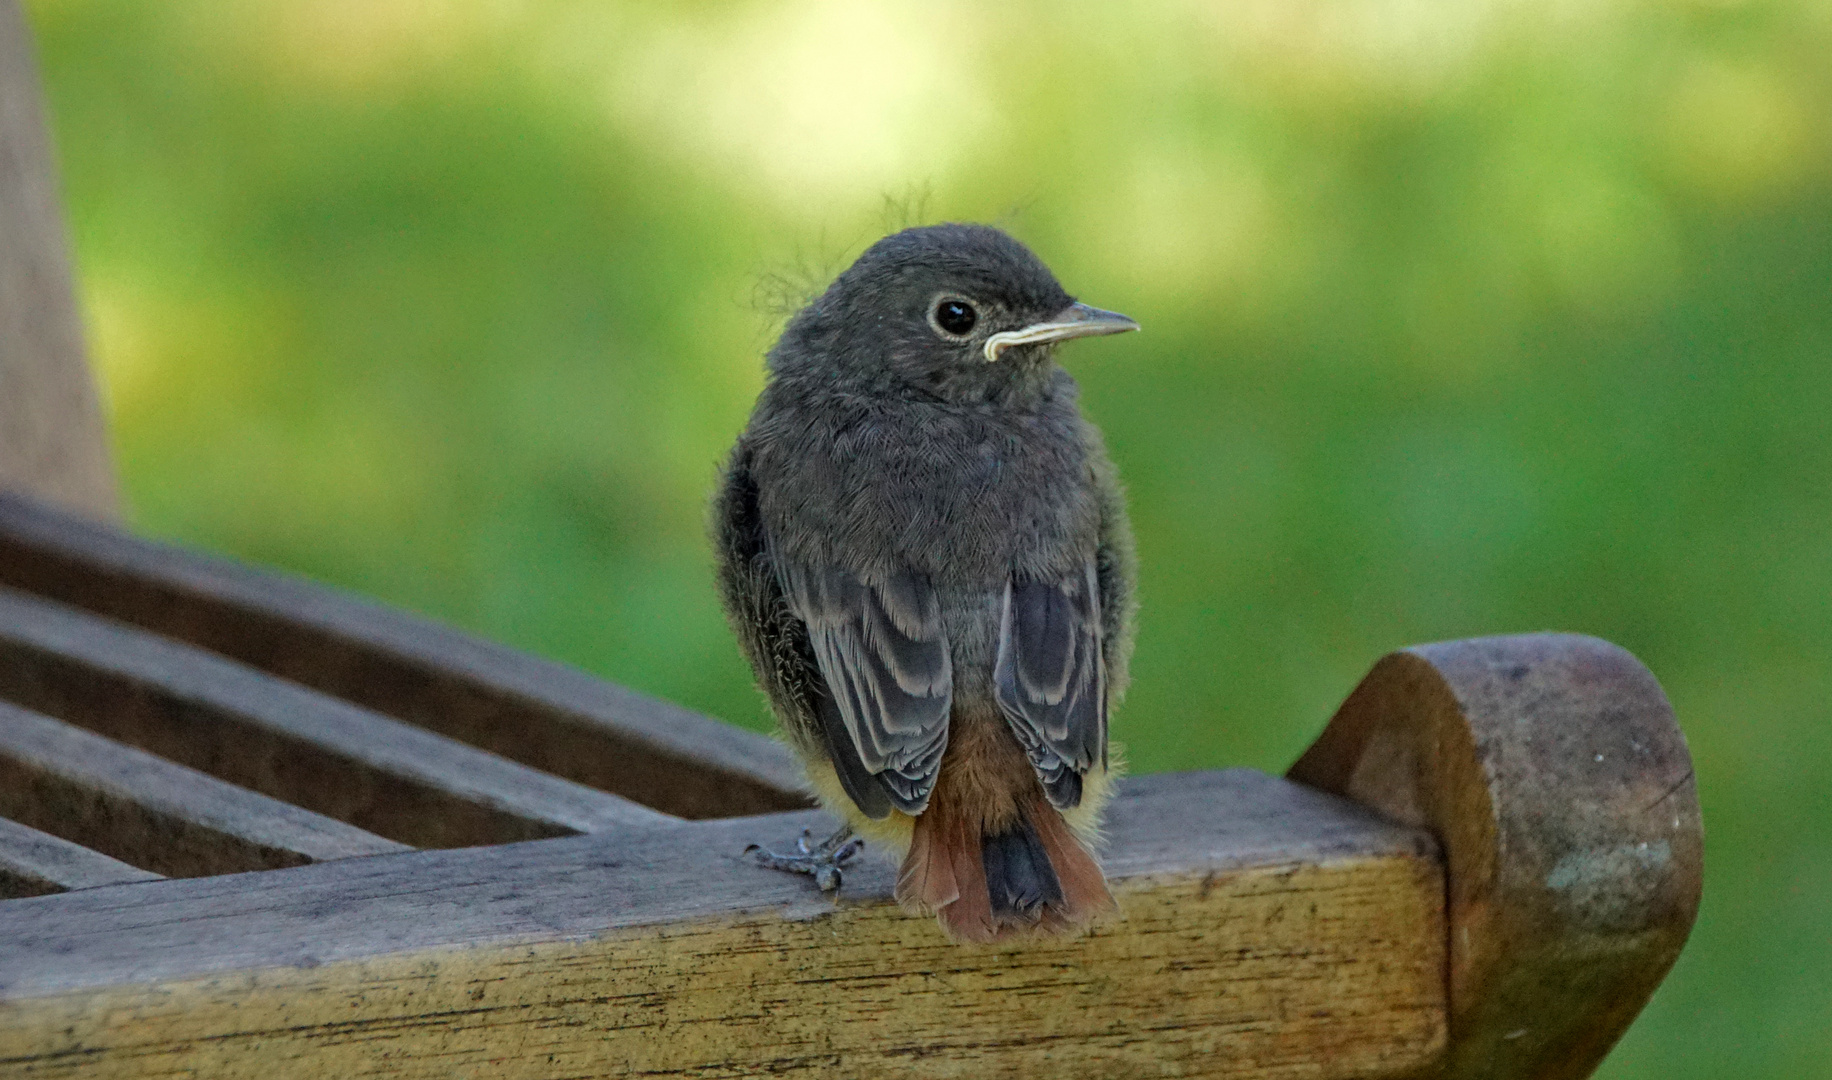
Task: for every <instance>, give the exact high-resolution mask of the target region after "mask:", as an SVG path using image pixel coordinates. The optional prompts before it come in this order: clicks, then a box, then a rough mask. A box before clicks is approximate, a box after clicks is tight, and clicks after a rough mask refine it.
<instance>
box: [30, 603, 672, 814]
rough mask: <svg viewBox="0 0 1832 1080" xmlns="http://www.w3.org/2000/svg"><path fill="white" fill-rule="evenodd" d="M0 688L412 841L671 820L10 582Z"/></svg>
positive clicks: (118, 736) (43, 708) (101, 730)
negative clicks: (43, 597)
mask: <svg viewBox="0 0 1832 1080" xmlns="http://www.w3.org/2000/svg"><path fill="white" fill-rule="evenodd" d="M0 698H6V699H10V700H12V701H14V702H16V703H18V704H20V705H23V706H25V707H27V708H31V709H35V710H37V711H39V712H43V713H47V714H49V715H52V716H55V717H58V718H59V719H63V720H66V721H68V722H70V723H73V724H77V725H80V726H82V727H86V728H88V729H90V730H92V731H95V732H97V733H98V734H101V735H105V736H107V737H108V738H111V739H115V740H118V741H120V742H124V743H128V744H129V745H132V746H138V747H141V748H142V749H145V750H148V751H151V752H152V753H155V754H158V755H159V756H160V757H164V758H167V759H168V760H171V761H175V762H179V763H181V764H184V765H188V766H190V767H191V768H194V769H197V770H199V771H201V772H206V773H209V774H211V775H213V776H216V777H219V778H221V779H223V780H226V781H228V782H229V783H232V784H237V785H240V786H242V787H245V788H249V789H251V790H254V791H259V792H261V793H263V794H266V795H269V796H272V797H274V798H276V799H280V800H283V801H285V802H289V803H293V804H294V805H296V806H301V807H305V808H306V809H309V810H312V811H315V812H316V813H320V814H324V815H325V816H327V817H334V818H337V819H339V820H342V821H347V822H349V823H350V824H352V825H355V826H357V827H358V828H361V829H365V830H367V831H369V832H373V833H377V834H379V835H382V836H386V837H389V838H390V839H393V840H397V841H399V842H401V843H403V844H408V845H411V846H414V847H459V846H465V845H472V844H490V843H503V842H508V841H514V840H525V839H531V838H536V837H543V836H557V835H565V834H567V833H572V832H596V831H601V830H604V829H614V828H625V827H629V826H633V825H647V824H655V823H659V822H665V821H668V820H671V819H670V818H668V817H666V816H665V815H662V814H658V813H656V812H655V811H653V810H650V809H648V808H647V807H643V806H639V805H637V804H636V803H633V802H630V801H629V800H627V799H622V798H619V797H618V796H615V795H611V794H608V793H606V792H602V791H596V790H593V789H591V788H587V787H584V786H582V785H579V784H574V783H570V782H568V781H565V780H561V779H559V778H557V777H553V776H549V775H547V774H545V773H540V772H536V771H535V770H533V769H530V768H527V767H526V766H523V765H518V764H516V763H514V762H511V761H506V760H504V759H502V758H499V757H497V756H495V755H493V754H487V753H484V752H482V751H479V750H475V749H473V748H471V747H468V746H465V745H463V744H462V743H458V742H454V741H452V740H450V739H445V738H441V737H440V736H438V735H434V734H432V733H431V732H427V731H423V730H421V729H419V728H416V727H413V726H412V725H409V724H403V723H401V722H400V721H398V720H394V719H391V718H389V717H385V716H382V715H380V714H378V713H373V712H370V711H368V710H366V709H360V708H357V707H356V706H353V705H350V704H348V703H347V702H343V701H339V700H337V699H335V698H331V697H327V696H325V695H323V694H320V693H317V692H315V691H312V690H308V689H306V688H304V687H301V686H298V685H296V684H293V683H290V682H287V681H286V680H283V679H278V678H275V677H273V676H271V675H266V674H263V673H261V672H258V671H255V670H254V669H252V668H248V667H244V666H243V665H241V664H237V663H234V662H232V661H229V660H225V659H224V658H222V657H220V656H217V655H215V654H213V653H208V652H205V651H203V650H201V649H197V648H193V647H191V646H188V645H182V644H179V643H177V642H173V641H168V640H165V639H163V638H159V637H157V636H155V635H152V634H148V633H146V632H144V631H142V630H139V629H136V628H134V627H129V626H125V625H122V624H120V623H116V622H113V621H111V620H108V619H101V618H97V617H96V616H94V615H91V614H88V613H86V612H83V611H80V610H78V609H76V608H72V607H68V606H66V605H63V604H56V603H52V602H50V601H46V600H41V599H37V598H35V597H31V596H28V595H27V594H24V593H19V592H15V591H13V590H10V589H0Z"/></svg>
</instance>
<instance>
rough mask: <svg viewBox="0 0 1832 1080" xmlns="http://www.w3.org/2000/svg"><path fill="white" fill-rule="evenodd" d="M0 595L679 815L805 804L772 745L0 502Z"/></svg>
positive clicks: (486, 648) (333, 599) (275, 584)
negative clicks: (21, 593)
mask: <svg viewBox="0 0 1832 1080" xmlns="http://www.w3.org/2000/svg"><path fill="white" fill-rule="evenodd" d="M0 584H8V585H12V586H14V587H16V588H20V589H24V590H27V591H29V592H34V593H37V594H40V595H42V596H47V597H51V598H54V599H58V600H62V601H65V602H68V603H71V604H75V605H77V606H80V607H83V608H87V609H88V610H90V611H94V612H98V613H101V614H104V615H108V616H110V617H113V618H117V619H121V620H123V621H126V622H131V623H134V624H137V625H140V626H144V627H147V628H148V629H151V630H154V631H157V632H158V633H161V634H165V635H167V636H170V637H174V638H179V639H182V640H185V641H189V642H192V643H194V644H197V645H201V646H203V647H204V648H207V649H211V650H213V651H216V652H219V653H222V654H224V655H226V656H231V657H234V658H236V659H238V660H241V661H242V662H244V663H246V664H250V665H253V666H254V667H258V668H260V669H262V670H264V671H268V672H272V673H274V674H278V675H282V676H284V677H286V678H288V679H291V680H293V681H295V682H299V683H303V684H305V685H307V686H311V687H315V688H317V689H319V690H322V691H324V692H325V693H328V694H332V695H334V696H336V697H341V698H344V699H347V700H349V701H353V702H356V703H357V704H360V705H363V706H366V707H368V708H371V709H374V710H376V711H378V712H382V713H386V714H388V715H390V716H395V717H399V718H401V719H404V720H409V721H412V722H413V723H416V724H420V725H422V726H424V727H427V728H429V729H431V730H433V731H437V732H440V733H441V734H444V735H447V736H449V737H451V738H454V739H458V740H459V741H461V742H465V743H469V744H470V745H472V746H476V747H481V748H483V749H486V750H489V751H492V752H494V753H497V754H501V755H503V756H504V757H509V758H513V759H514V760H517V761H520V762H522V763H524V764H527V765H530V766H533V767H534V768H537V769H541V770H544V771H546V772H550V773H553V774H554V775H556V776H562V777H565V778H567V779H570V780H573V781H576V782H578V783H581V784H585V785H588V786H591V787H596V788H599V789H602V790H604V791H612V792H616V793H618V794H620V795H624V796H627V797H629V798H631V799H634V800H636V801H638V802H641V803H643V804H645V805H647V806H652V807H655V808H656V809H659V810H662V811H665V812H667V813H670V814H676V815H679V816H682V817H691V818H706V817H721V816H730V815H735V814H755V813H763V812H767V811H771V810H785V809H792V808H797V807H804V806H807V805H809V802H808V799H807V798H806V796H805V795H804V794H803V793H802V787H801V773H800V770H799V767H798V766H797V765H796V764H795V762H794V760H793V758H792V757H791V756H790V754H789V753H788V751H787V750H786V749H784V748H783V747H782V746H781V745H780V744H778V743H776V742H774V741H772V740H770V739H766V738H764V737H762V736H760V735H755V734H752V733H750V732H747V731H744V730H742V729H739V728H734V727H732V726H730V725H728V724H724V723H721V722H719V721H717V720H713V719H710V718H708V717H705V716H702V715H700V714H698V713H695V712H692V711H690V710H687V709H683V708H681V707H679V706H677V705H672V704H669V703H667V702H664V701H658V700H656V699H654V698H651V697H647V696H644V695H642V694H638V693H635V692H634V691H631V690H627V689H625V688H623V687H620V686H616V685H614V684H611V683H607V682H604V681H602V680H600V679H596V678H593V677H592V676H589V675H587V674H585V673H583V672H581V671H578V670H576V669H573V668H570V667H566V666H564V665H561V664H555V663H551V662H549V661H545V660H541V659H538V658H535V657H531V656H527V655H525V654H522V653H518V652H516V651H515V650H513V649H509V648H505V647H503V646H501V645H497V644H495V643H492V642H488V641H484V640H482V639H480V638H476V637H472V636H470V635H468V634H464V633H460V632H458V631H456V630H453V629H451V628H449V627H446V626H441V625H439V624H437V623H433V622H431V621H429V620H426V619H421V618H417V617H414V616H412V615H408V614H405V613H403V612H399V611H395V610H391V609H389V608H385V607H382V606H379V605H376V604H371V603H367V602H364V601H362V600H358V599H355V598H353V597H350V596H347V595H345V594H343V593H339V592H336V591H334V590H331V589H327V588H325V587H323V586H319V585H315V584H312V583H309V582H305V581H301V580H299V579H296V578H290V577H285V576H282V575H279V574H274V573H271V572H267V571H261V570H256V569H253V568H251V567H247V566H243V565H241V564H238V563H233V562H230V561H227V560H224V559H216V558H209V557H205V556H202V555H198V554H195V553H193V552H188V551H182V550H179V549H176V548H171V547H166V546H163V545H159V544H153V543H149V542H147V541H145V540H141V539H138V538H136V537H133V536H130V535H127V534H125V533H122V532H120V531H118V530H115V529H111V528H107V527H105V526H99V525H95V524H92V523H89V522H85V521H81V520H78V519H74V518H71V517H69V516H67V515H63V514H59V513H56V512H55V511H52V510H50V509H49V508H47V507H45V506H44V505H42V504H39V503H35V502H33V501H31V500H29V499H24V498H19V497H5V496H0Z"/></svg>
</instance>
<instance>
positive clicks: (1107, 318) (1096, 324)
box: [986, 304, 1139, 361]
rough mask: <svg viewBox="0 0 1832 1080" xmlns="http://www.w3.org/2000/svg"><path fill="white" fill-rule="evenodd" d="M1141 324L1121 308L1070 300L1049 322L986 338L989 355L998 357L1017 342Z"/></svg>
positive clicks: (1111, 331) (1116, 331) (1119, 331)
mask: <svg viewBox="0 0 1832 1080" xmlns="http://www.w3.org/2000/svg"><path fill="white" fill-rule="evenodd" d="M1138 328H1139V324H1138V323H1135V322H1133V321H1132V320H1131V319H1128V318H1127V317H1126V316H1124V315H1121V314H1120V313H1119V312H1117V311H1102V310H1101V309H1100V308H1097V307H1089V306H1088V305H1086V304H1070V305H1069V306H1068V307H1066V308H1063V309H1062V310H1061V311H1059V312H1057V313H1056V314H1055V315H1053V316H1051V317H1050V319H1049V320H1048V321H1047V322H1040V323H1032V324H1030V325H1029V326H1027V327H1025V328H1024V329H1022V330H1006V331H1003V332H1001V333H997V334H994V335H992V336H991V337H989V338H987V339H986V359H987V360H988V361H991V360H997V359H998V358H999V354H1000V353H1002V352H1004V351H1005V350H1006V349H1009V348H1011V347H1012V346H1013V345H1037V344H1041V343H1044V342H1050V341H1067V340H1069V339H1070V338H1078V337H1098V336H1100V335H1102V334H1123V333H1125V332H1126V331H1128V330H1137V329H1138Z"/></svg>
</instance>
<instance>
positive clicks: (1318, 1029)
mask: <svg viewBox="0 0 1832 1080" xmlns="http://www.w3.org/2000/svg"><path fill="white" fill-rule="evenodd" d="M823 824H824V821H823V819H822V818H821V816H820V815H818V814H814V813H799V814H783V815H774V816H770V817H761V818H750V819H738V820H728V821H720V822H709V823H695V824H683V825H678V826H674V827H669V828H660V829H655V830H644V831H642V832H639V833H634V834H631V835H629V836H592V837H572V838H566V839H558V840H547V841H541V842H538V843H530V844H516V845H509V846H504V847H498V848H490V849H483V850H478V851H468V852H416V853H413V854H411V855H404V856H386V857H381V858H376V859H365V860H360V861H359V862H347V863H341V864H331V865H326V866H316V867H305V868H301V869H298V870H283V871H276V872H274V873H269V874H260V875H245V876H241V877H232V878H216V879H202V880H193V881H176V882H156V883H152V884H149V885H140V886H134V888H133V889H132V890H131V891H132V892H133V893H134V894H135V895H133V896H129V895H128V893H129V892H130V890H127V889H103V890H92V891H90V892H86V893H79V894H67V895H64V896H56V897H41V898H35V899H29V900H18V901H11V902H8V903H5V904H0V1076H13V1075H19V1076H23V1075H28V1074H29V1075H32V1076H60V1077H129V1076H145V1075H151V1074H159V1073H168V1072H169V1073H177V1072H184V1073H185V1074H186V1075H191V1076H199V1077H232V1076H247V1075H286V1076H297V1077H333V1076H336V1077H344V1076H390V1077H434V1076H439V1077H444V1076H453V1075H489V1076H500V1077H510V1078H524V1077H525V1078H534V1077H580V1076H619V1075H634V1074H645V1075H660V1076H730V1075H749V1074H754V1073H756V1072H760V1071H768V1072H772V1073H779V1074H782V1075H786V1076H867V1075H896V1076H951V1077H956V1076H957V1077H1007V1076H1026V1077H1031V1076H1069V1075H1082V1076H1100V1077H1131V1076H1154V1077H1155V1076H1215V1077H1256V1078H1260V1077H1306V1078H1330V1077H1345V1078H1346V1077H1378V1076H1398V1075H1403V1074H1405V1073H1407V1072H1408V1071H1413V1070H1416V1069H1418V1068H1420V1067H1423V1066H1425V1065H1428V1064H1429V1063H1431V1062H1432V1061H1434V1060H1435V1058H1436V1056H1437V1055H1438V1054H1439V1052H1440V1051H1441V1048H1442V1044H1443V1030H1444V997H1443V994H1444V987H1443V962H1444V936H1443V930H1444V926H1443V921H1442V918H1443V916H1442V901H1443V888H1444V883H1443V878H1442V875H1441V871H1440V867H1439V862H1438V857H1437V854H1436V848H1435V845H1434V844H1433V843H1432V841H1431V840H1430V838H1429V837H1428V836H1427V835H1426V834H1424V833H1422V832H1420V831H1417V830H1413V829H1408V828H1405V827H1401V826H1397V825H1393V824H1390V823H1387V822H1385V821H1382V820H1380V819H1378V818H1376V817H1374V816H1372V815H1370V814H1368V813H1367V812H1366V811H1363V810H1361V809H1360V808H1358V807H1355V806H1353V805H1352V804H1349V803H1346V802H1344V801H1341V800H1337V799H1335V798H1333V797H1330V796H1327V795H1323V794H1321V793H1318V792H1313V791H1309V790H1307V789H1304V788H1302V787H1300V786H1298V785H1293V784H1289V783H1285V782H1283V781H1277V780H1273V779H1270V778H1267V777H1264V776H1261V775H1259V774H1254V773H1248V772H1245V771H1233V772H1229V773H1220V774H1217V773H1204V774H1189V775H1183V776H1170V777H1151V778H1147V779H1146V780H1144V781H1134V782H1130V783H1128V784H1127V785H1125V787H1124V788H1123V791H1122V794H1121V796H1120V797H1119V798H1118V799H1116V800H1115V802H1114V807H1113V813H1112V819H1111V829H1110V838H1111V842H1110V853H1109V855H1108V856H1107V859H1106V863H1107V866H1108V869H1109V871H1110V873H1111V875H1112V877H1113V880H1114V881H1115V885H1116V892H1117V894H1118V895H1119V897H1120V901H1121V905H1122V908H1123V911H1124V917H1123V918H1122V919H1120V920H1119V921H1116V922H1113V923H1110V924H1107V925H1105V926H1103V927H1101V928H1099V929H1097V930H1096V931H1095V932H1094V933H1092V934H1091V935H1089V936H1087V937H1083V938H1076V939H1070V940H1046V941H1038V942H1029V943H1024V944H1020V945H1015V946H1002V947H995V946H984V947H972V946H966V947H963V946H958V945H952V944H949V943H947V942H946V941H944V940H943V939H942V937H941V935H940V933H939V931H938V930H937V929H936V927H935V926H934V923H933V920H929V919H920V918H912V917H909V916H906V915H904V914H903V913H901V912H900V911H898V910H897V909H896V908H895V906H894V905H893V904H892V903H891V901H890V899H889V897H890V892H891V887H892V877H893V871H892V870H891V868H890V867H888V866H886V865H880V864H868V865H865V866H862V867H860V868H859V870H858V871H857V872H856V873H853V874H851V875H849V877H848V884H847V896H846V898H845V899H844V900H843V901H842V902H841V903H839V904H838V905H837V906H836V905H834V904H830V903H829V902H827V901H825V900H823V899H822V898H821V897H820V896H819V894H818V893H816V892H815V891H814V890H813V887H812V886H811V884H810V883H809V882H808V881H807V880H806V879H804V878H792V877H789V876H786V875H780V874H776V873H773V872H770V871H766V870H761V869H758V868H755V867H753V866H750V865H749V864H748V863H746V862H745V861H744V860H742V859H741V858H740V857H739V851H740V849H741V848H742V846H743V844H744V843H745V842H746V841H750V840H762V841H770V842H779V841H781V840H782V839H783V838H784V837H786V836H790V835H793V834H794V833H795V832H796V831H797V830H798V829H800V828H801V827H803V826H804V825H814V826H816V827H820V826H821V825H823Z"/></svg>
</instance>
